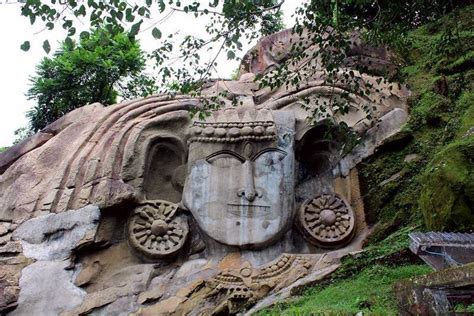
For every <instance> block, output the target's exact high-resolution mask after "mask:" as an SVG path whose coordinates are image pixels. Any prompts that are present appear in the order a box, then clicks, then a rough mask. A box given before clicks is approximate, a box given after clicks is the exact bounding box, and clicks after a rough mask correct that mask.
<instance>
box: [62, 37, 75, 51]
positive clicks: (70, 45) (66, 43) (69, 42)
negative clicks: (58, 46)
mask: <svg viewBox="0 0 474 316" xmlns="http://www.w3.org/2000/svg"><path fill="white" fill-rule="evenodd" d="M64 44H65V45H66V46H67V47H69V48H72V47H73V46H74V42H73V41H72V39H71V38H70V37H69V36H68V37H66V39H65V40H64Z"/></svg>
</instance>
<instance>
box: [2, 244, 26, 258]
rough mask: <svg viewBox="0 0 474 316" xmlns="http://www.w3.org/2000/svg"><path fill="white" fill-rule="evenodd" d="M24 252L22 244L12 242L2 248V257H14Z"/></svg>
mask: <svg viewBox="0 0 474 316" xmlns="http://www.w3.org/2000/svg"><path fill="white" fill-rule="evenodd" d="M21 251H22V247H21V243H20V242H18V241H10V242H7V243H6V244H5V245H3V246H1V247H0V255H2V256H12V255H16V254H19V253H20V252H21Z"/></svg>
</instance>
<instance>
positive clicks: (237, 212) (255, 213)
mask: <svg viewBox="0 0 474 316" xmlns="http://www.w3.org/2000/svg"><path fill="white" fill-rule="evenodd" d="M227 206H228V209H227V212H228V213H230V214H232V215H234V216H237V217H242V216H243V217H260V216H265V215H268V214H269V213H270V206H269V205H255V204H237V203H229V204H227Z"/></svg>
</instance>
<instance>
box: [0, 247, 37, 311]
mask: <svg viewBox="0 0 474 316" xmlns="http://www.w3.org/2000/svg"><path fill="white" fill-rule="evenodd" d="M0 259H1V260H0V313H3V312H6V311H8V310H10V309H13V308H14V307H16V305H17V300H18V297H19V294H20V287H19V280H20V273H21V270H22V269H23V268H24V267H25V266H26V265H28V264H29V263H31V260H29V259H27V258H25V257H24V256H15V257H6V258H3V257H2V258H0Z"/></svg>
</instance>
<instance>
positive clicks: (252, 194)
mask: <svg viewBox="0 0 474 316" xmlns="http://www.w3.org/2000/svg"><path fill="white" fill-rule="evenodd" d="M256 196H257V194H256V193H255V192H254V191H250V192H245V198H246V199H247V201H249V202H253V200H255V197H256Z"/></svg>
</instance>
